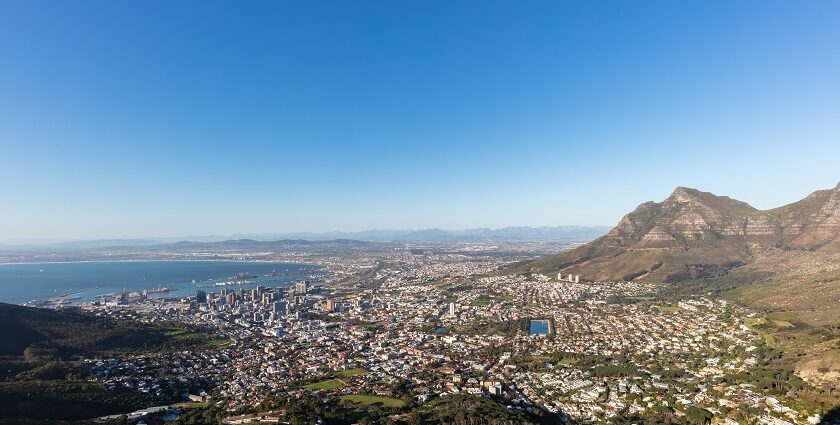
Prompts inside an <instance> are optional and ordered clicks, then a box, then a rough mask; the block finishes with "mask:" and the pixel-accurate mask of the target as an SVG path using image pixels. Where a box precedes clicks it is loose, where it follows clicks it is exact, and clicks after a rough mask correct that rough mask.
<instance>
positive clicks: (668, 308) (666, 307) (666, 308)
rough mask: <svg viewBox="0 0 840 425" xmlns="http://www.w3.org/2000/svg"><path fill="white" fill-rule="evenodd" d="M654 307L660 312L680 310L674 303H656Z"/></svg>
mask: <svg viewBox="0 0 840 425" xmlns="http://www.w3.org/2000/svg"><path fill="white" fill-rule="evenodd" d="M656 309H657V310H659V312H660V313H676V312H678V311H680V310H682V309H681V308H680V307H677V306H675V305H658V306H656Z"/></svg>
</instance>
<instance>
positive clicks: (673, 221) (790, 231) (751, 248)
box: [525, 184, 840, 282]
mask: <svg viewBox="0 0 840 425" xmlns="http://www.w3.org/2000/svg"><path fill="white" fill-rule="evenodd" d="M790 251H806V252H820V253H825V254H836V253H840V184H838V185H837V186H836V187H834V188H833V189H827V190H819V191H816V192H814V193H812V194H810V195H808V196H807V197H805V198H804V199H802V200H800V201H797V202H794V203H792V204H789V205H785V206H783V207H779V208H774V209H771V210H764V211H762V210H758V209H756V208H753V207H752V206H750V205H749V204H747V203H744V202H741V201H737V200H734V199H731V198H729V197H726V196H716V195H714V194H711V193H708V192H701V191H699V190H696V189H690V188H685V187H678V188H676V189H675V190H674V192H673V193H672V194H671V195H670V196H669V197H668V198H667V199H665V200H664V201H662V202H645V203H643V204H641V205H639V206H638V207H637V208H636V209H635V210H634V211H633V212H631V213H629V214H627V215H626V216H624V218H622V219H621V221H620V222H619V223H618V225H617V226H616V227H614V228H613V229H612V230H611V231H610V232H609V233H607V234H606V235H605V236H603V237H601V238H598V239H596V240H594V241H592V242H590V243H588V244H586V245H583V246H581V247H578V248H577V249H574V250H571V251H567V252H563V253H560V254H558V255H556V256H553V257H549V258H546V259H541V260H537V261H535V262H533V263H530V264H527V265H526V266H525V268H526V269H530V270H534V271H540V272H544V273H557V272H563V273H574V274H580V275H581V278H583V279H588V280H631V279H639V280H656V281H668V282H680V281H684V280H689V279H696V278H702V277H710V276H716V275H721V274H725V273H726V272H727V271H728V270H730V269H732V268H736V267H741V266H743V265H746V264H749V263H751V262H752V261H753V259H754V258H755V257H756V255H757V254H758V253H761V255H762V257H766V256H767V255H771V256H772V253H773V252H777V253H779V254H780V255H782V254H784V253H785V252H790Z"/></svg>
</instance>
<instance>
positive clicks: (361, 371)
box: [335, 367, 368, 378]
mask: <svg viewBox="0 0 840 425" xmlns="http://www.w3.org/2000/svg"><path fill="white" fill-rule="evenodd" d="M366 373H368V371H367V369H362V368H360V367H357V368H355V369H347V370H342V371H341V372H338V373H337V374H336V375H335V376H336V377H337V378H349V377H351V376H357V375H364V374H366Z"/></svg>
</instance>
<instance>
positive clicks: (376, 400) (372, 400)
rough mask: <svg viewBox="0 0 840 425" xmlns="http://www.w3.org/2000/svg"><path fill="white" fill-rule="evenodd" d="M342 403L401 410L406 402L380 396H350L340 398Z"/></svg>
mask: <svg viewBox="0 0 840 425" xmlns="http://www.w3.org/2000/svg"><path fill="white" fill-rule="evenodd" d="M340 399H341V401H349V402H351V403H353V404H361V405H364V406H382V407H395V408H400V407H404V406H405V402H404V401H402V400H400V399H396V398H390V397H381V396H378V395H369V394H350V395H343V396H341V397H340Z"/></svg>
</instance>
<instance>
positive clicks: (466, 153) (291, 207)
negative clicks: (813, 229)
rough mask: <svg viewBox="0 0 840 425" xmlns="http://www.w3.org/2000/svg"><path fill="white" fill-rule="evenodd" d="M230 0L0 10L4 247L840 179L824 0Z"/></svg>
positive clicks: (831, 16)
mask: <svg viewBox="0 0 840 425" xmlns="http://www.w3.org/2000/svg"><path fill="white" fill-rule="evenodd" d="M237 6H238V7H234V6H233V5H232V4H231V3H221V2H195V1H186V2H178V3H172V2H165V1H154V2H143V3H126V2H107V1H89V2H82V3H69V2H57V1H43V2H41V1H36V2H16V3H3V4H0V39H2V40H4V41H3V42H2V43H0V92H2V93H3V95H2V96H0V181H2V182H3V184H0V200H2V202H3V206H4V208H2V209H0V240H18V239H49V240H70V239H107V238H147V237H165V236H182V235H209V234H215V235H228V234H237V233H240V234H243V233H244V234H266V233H293V232H305V231H310V232H324V231H336V230H339V231H359V230H367V229H423V228H445V229H463V228H475V227H489V228H500V227H506V226H534V227H536V226H556V225H569V224H577V225H612V224H614V223H615V222H617V221H618V219H619V218H620V217H621V216H622V215H623V214H624V213H626V212H627V211H629V210H631V209H632V208H634V207H635V206H636V205H637V204H639V203H641V202H644V201H647V200H657V201H658V200H661V199H663V198H665V197H666V196H667V195H668V194H669V193H670V192H671V191H672V190H673V189H674V187H675V186H678V185H680V186H688V187H695V188H698V189H700V190H703V191H710V192H713V193H715V194H718V195H728V196H731V197H733V198H736V199H739V200H742V201H745V202H748V203H750V204H751V205H753V206H755V207H757V208H760V209H768V208H773V207H777V206H781V205H784V204H787V203H790V202H793V201H796V200H798V199H801V198H802V197H803V196H805V195H807V194H808V193H810V192H812V191H814V190H817V189H823V188H830V187H834V186H835V185H836V184H837V182H838V180H840V173H838V171H837V170H838V168H837V164H838V162H839V161H838V160H840V141H838V135H839V134H840V120H838V119H837V117H838V116H840V102H838V99H840V79H837V78H836V76H837V75H840V27H838V26H837V25H836V22H837V19H838V17H840V4H838V3H837V2H830V1H816V2H808V3H792V2H773V1H771V2H761V3H757V2H755V3H753V2H743V3H735V4H733V3H730V2H647V3H642V4H639V3H637V4H629V3H619V2H615V3H609V4H608V3H599V4H593V3H572V2H568V3H567V2H548V1H546V2H530V3H528V4H519V3H511V2H459V3H453V2H437V1H433V2H423V3H393V2H367V1H361V2H305V3H303V2H301V3H299V4H293V3H292V2H267V1H266V2H250V3H248V4H247V5H241V4H238V5H237ZM724 12H725V13H724Z"/></svg>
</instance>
